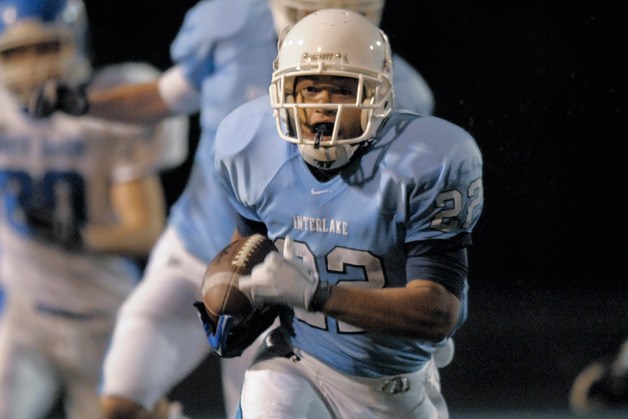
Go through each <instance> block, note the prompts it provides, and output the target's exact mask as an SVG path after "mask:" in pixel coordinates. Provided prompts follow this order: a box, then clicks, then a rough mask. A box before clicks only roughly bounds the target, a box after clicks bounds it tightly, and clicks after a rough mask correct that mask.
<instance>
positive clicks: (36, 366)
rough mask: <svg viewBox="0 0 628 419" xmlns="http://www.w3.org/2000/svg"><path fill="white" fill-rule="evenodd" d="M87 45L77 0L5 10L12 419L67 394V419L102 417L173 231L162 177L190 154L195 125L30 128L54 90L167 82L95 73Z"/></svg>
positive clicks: (3, 349) (1, 26)
mask: <svg viewBox="0 0 628 419" xmlns="http://www.w3.org/2000/svg"><path fill="white" fill-rule="evenodd" d="M87 41H88V36H87V18H86V15H85V9H84V5H83V3H82V2H81V1H79V0H1V1H0V194H1V196H2V198H1V200H0V202H1V205H0V242H1V243H2V251H1V252H0V276H1V277H2V284H3V287H4V292H5V294H6V301H5V307H4V311H3V314H2V316H0V417H2V418H20V419H28V418H40V417H44V415H45V414H46V412H47V411H49V409H51V407H52V406H53V405H54V403H55V401H56V400H57V397H59V396H61V397H62V398H63V405H64V407H65V411H66V416H67V417H69V418H76V419H84V418H99V417H102V414H101V411H100V405H99V398H98V385H99V383H100V379H101V367H102V362H103V360H104V355H105V352H106V349H107V348H108V346H109V344H110V338H111V334H112V332H113V326H114V323H115V316H116V313H117V310H118V309H119V307H120V306H121V304H122V302H123V301H124V300H125V299H126V297H127V296H128V295H129V293H130V291H131V290H132V288H133V287H134V286H135V285H136V283H137V282H138V280H139V279H140V267H141V265H139V263H138V257H142V258H143V257H145V256H146V255H147V254H148V251H149V250H150V249H151V248H152V246H153V245H154V243H155V240H156V239H157V238H158V236H159V234H160V233H161V231H162V229H163V227H164V223H165V210H166V209H165V205H164V196H163V191H162V187H161V183H160V180H159V177H158V170H160V169H165V168H170V167H172V166H174V165H176V164H179V163H181V162H182V161H183V159H184V157H185V155H186V153H187V135H188V131H187V127H188V125H187V124H188V121H187V118H184V117H177V118H174V119H165V120H163V122H161V123H159V124H157V125H142V126H140V125H131V124H122V123H112V122H110V121H103V120H99V119H95V118H93V117H87V116H81V117H75V116H71V115H68V114H63V113H60V112H59V113H53V114H52V115H51V116H50V117H47V118H43V119H38V120H35V119H32V118H30V117H29V116H28V114H27V113H26V107H27V105H28V104H27V101H28V98H29V97H30V96H31V95H32V94H33V89H35V88H37V87H38V86H39V85H41V84H42V83H44V82H45V81H47V80H51V79H54V80H58V81H59V80H60V81H63V82H64V83H66V84H67V85H69V86H74V87H77V88H80V89H83V88H84V89H86V90H87V91H89V92H92V91H96V90H98V89H106V88H107V89H108V88H111V87H112V86H115V85H119V84H122V83H138V82H146V81H149V80H152V79H155V78H157V77H158V75H159V72H158V71H157V70H156V69H155V68H153V67H152V66H149V65H147V64H142V63H127V64H121V65H115V66H109V67H106V68H103V69H100V70H98V71H96V72H95V73H94V74H92V69H91V63H90V60H89V59H88V53H89V50H88V45H87ZM74 103H75V104H79V105H80V101H74ZM78 111H80V109H79V110H78Z"/></svg>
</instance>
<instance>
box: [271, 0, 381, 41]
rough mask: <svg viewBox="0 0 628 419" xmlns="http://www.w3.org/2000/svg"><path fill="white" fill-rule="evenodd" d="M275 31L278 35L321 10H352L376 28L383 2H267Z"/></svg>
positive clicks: (359, 0)
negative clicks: (271, 13)
mask: <svg viewBox="0 0 628 419" xmlns="http://www.w3.org/2000/svg"><path fill="white" fill-rule="evenodd" d="M269 1H270V9H271V10H272V12H273V19H274V21H275V30H276V31H277V34H278V35H280V34H281V33H282V32H283V31H284V30H285V29H286V28H288V27H290V26H292V25H294V24H295V23H297V22H298V21H299V20H301V19H302V18H304V17H305V16H307V15H309V14H310V13H312V12H316V11H318V10H322V9H345V10H352V11H354V12H356V13H359V14H361V15H364V16H365V17H366V18H368V19H369V20H370V21H371V22H373V23H374V24H375V25H376V26H379V24H380V22H381V20H382V11H383V9H384V0H269Z"/></svg>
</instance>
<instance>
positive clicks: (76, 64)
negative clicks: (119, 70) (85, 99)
mask: <svg viewBox="0 0 628 419" xmlns="http://www.w3.org/2000/svg"><path fill="white" fill-rule="evenodd" d="M0 19H1V20H0V82H2V83H3V84H4V85H5V86H6V87H7V88H8V89H9V90H10V91H11V92H12V93H13V94H14V95H15V97H16V98H17V100H18V101H19V102H20V103H21V104H26V103H27V102H28V99H29V97H30V95H31V94H32V92H33V91H34V89H36V88H37V87H39V86H40V85H41V84H42V83H43V82H45V81H46V80H50V79H58V80H62V81H63V82H65V83H68V84H71V85H78V84H81V83H84V82H85V81H86V80H87V79H88V78H89V76H90V75H91V63H90V61H89V59H88V57H87V54H86V51H85V48H86V43H87V28H86V20H87V19H86V17H85V11H84V6H83V3H82V2H80V1H78V0H68V1H67V2H66V1H39V2H32V1H31V0H8V1H5V2H4V3H3V4H2V5H1V6H0Z"/></svg>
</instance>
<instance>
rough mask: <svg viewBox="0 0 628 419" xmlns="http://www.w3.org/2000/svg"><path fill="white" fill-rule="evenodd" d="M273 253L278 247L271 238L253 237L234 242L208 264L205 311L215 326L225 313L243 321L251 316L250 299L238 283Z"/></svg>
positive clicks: (203, 291)
mask: <svg viewBox="0 0 628 419" xmlns="http://www.w3.org/2000/svg"><path fill="white" fill-rule="evenodd" d="M273 251H274V252H276V251H277V248H276V247H275V245H274V244H273V242H272V241H271V240H270V239H269V238H268V237H266V236H263V235H261V234H254V235H251V236H245V237H241V238H239V239H237V240H236V241H234V242H232V243H231V244H229V245H228V246H227V247H225V248H224V249H223V250H221V251H220V252H219V253H218V254H217V255H216V257H215V258H214V259H213V260H212V261H211V262H210V263H209V265H207V269H206V270H205V275H203V281H202V285H201V293H202V296H203V303H204V305H205V310H206V311H207V314H208V315H209V317H210V319H211V320H212V321H213V322H214V324H217V322H218V317H219V316H221V315H223V314H229V315H232V316H234V317H235V318H236V319H238V318H239V319H243V318H245V317H246V316H247V315H248V314H249V313H251V311H252V309H253V306H252V304H251V301H250V296H248V295H247V294H245V293H243V292H242V291H240V289H239V288H238V281H239V279H240V277H241V276H243V275H249V274H250V273H251V270H252V269H253V267H254V266H255V265H257V264H259V263H262V262H263V261H264V258H266V255H268V254H269V253H270V252H273Z"/></svg>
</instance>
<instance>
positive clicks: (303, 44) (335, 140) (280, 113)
mask: <svg viewBox="0 0 628 419" xmlns="http://www.w3.org/2000/svg"><path fill="white" fill-rule="evenodd" d="M275 66H276V69H275V72H274V73H273V79H272V83H271V88H270V96H271V104H272V106H273V109H274V112H275V118H276V123H277V130H278V132H279V135H280V136H281V138H282V139H284V140H286V141H289V142H292V143H295V144H298V145H299V150H300V151H301V154H302V156H303V158H304V159H305V160H306V161H307V162H308V163H310V164H311V165H313V166H315V167H318V168H320V169H335V168H338V167H341V166H343V165H345V164H346V163H348V161H349V160H350V158H351V156H352V155H353V153H354V152H355V150H356V149H357V148H358V147H359V146H360V145H362V144H366V143H367V142H369V141H370V140H371V139H372V138H373V136H374V135H375V133H376V131H377V129H378V127H379V125H380V124H381V122H382V120H383V119H384V118H385V117H386V116H388V114H389V113H390V111H391V109H392V105H393V93H392V59H391V56H390V47H389V45H388V40H387V38H386V36H385V35H384V33H383V32H382V31H381V30H379V29H378V28H377V27H376V26H375V25H373V24H372V23H371V22H370V21H369V20H368V19H366V18H365V17H363V16H361V15H359V14H357V13H353V12H349V11H346V10H339V9H328V10H323V11H320V12H316V13H313V14H311V15H308V16H307V17H306V18H304V19H303V20H301V21H299V22H298V23H297V24H296V25H295V26H294V27H293V28H292V29H290V31H288V32H287V33H286V34H285V35H284V37H283V39H282V40H280V45H279V53H278V56H277V60H276V62H275ZM303 80H306V81H308V80H309V81H310V82H309V84H308V82H306V83H305V85H304V86H305V87H306V88H307V89H313V92H309V93H308V92H307V91H304V90H303V86H301V84H302V82H301V81H303ZM317 83H318V84H317ZM312 84H314V86H312ZM319 90H320V91H321V92H322V93H320V94H319ZM349 93H350V94H349ZM304 98H309V100H305V99H304ZM314 113H318V114H319V117H318V118H319V119H318V120H317V119H316V117H314V116H312V115H313V114H314ZM321 114H326V116H325V117H324V118H322V119H320V115H321ZM308 115H309V116H308ZM321 122H324V124H322V123H321Z"/></svg>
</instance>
